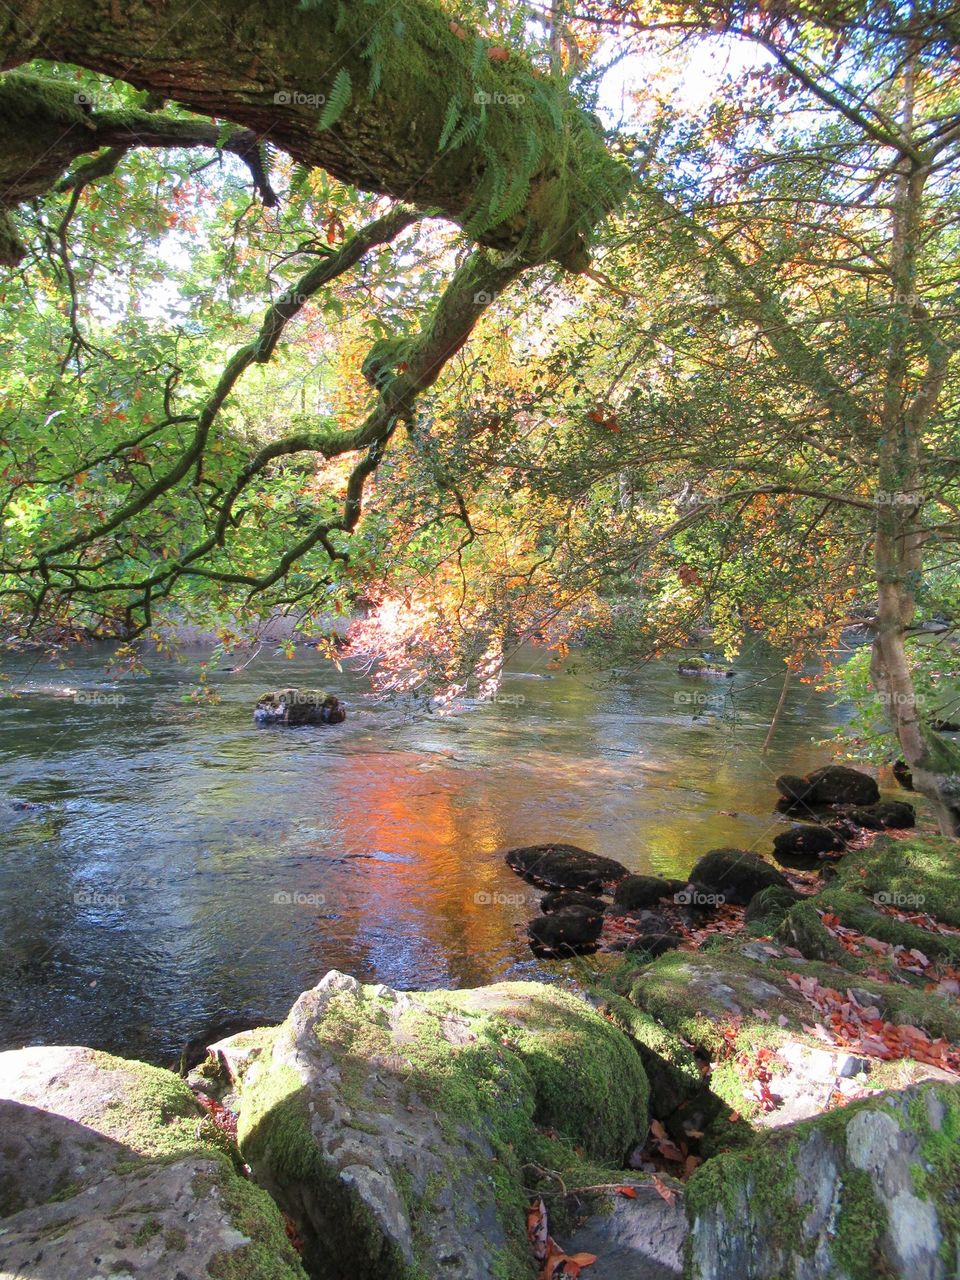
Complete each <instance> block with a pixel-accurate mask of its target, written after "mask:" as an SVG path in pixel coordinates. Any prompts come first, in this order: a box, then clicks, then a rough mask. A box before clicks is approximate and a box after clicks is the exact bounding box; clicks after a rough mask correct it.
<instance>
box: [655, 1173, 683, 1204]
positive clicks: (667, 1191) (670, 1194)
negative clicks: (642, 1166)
mask: <svg viewBox="0 0 960 1280" xmlns="http://www.w3.org/2000/svg"><path fill="white" fill-rule="evenodd" d="M653 1186H654V1189H655V1191H656V1193H657V1195H658V1196H662V1197H663V1199H664V1200H666V1202H667V1204H673V1202H674V1200H676V1198H677V1193H676V1192H675V1191H674V1190H673V1189H672V1187H668V1186H667V1184H666V1183H665V1182H661V1180H660V1179H659V1178H658V1177H657V1176H656V1174H654V1176H653Z"/></svg>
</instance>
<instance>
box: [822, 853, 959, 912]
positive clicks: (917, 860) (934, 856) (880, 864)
mask: <svg viewBox="0 0 960 1280" xmlns="http://www.w3.org/2000/svg"><path fill="white" fill-rule="evenodd" d="M836 883H837V887H839V888H841V889H843V890H846V891H849V892H851V893H857V894H860V895H865V896H867V897H871V898H872V897H874V896H876V898H877V899H878V901H880V902H885V903H889V904H891V905H894V906H900V907H901V908H902V909H903V910H905V911H908V912H909V911H923V912H926V913H928V914H929V915H932V916H935V917H936V919H938V920H941V921H943V923H944V924H949V925H952V926H953V927H954V928H960V854H958V846H957V844H956V842H955V841H953V840H948V839H947V838H946V837H942V836H914V837H913V838H912V839H910V840H894V839H893V838H892V837H890V836H880V837H878V839H877V840H875V841H874V843H873V844H872V845H871V846H870V847H869V848H867V849H859V850H855V851H852V852H850V853H848V854H846V856H845V857H844V858H843V860H842V861H841V863H840V865H839V871H838V875H837V881H836Z"/></svg>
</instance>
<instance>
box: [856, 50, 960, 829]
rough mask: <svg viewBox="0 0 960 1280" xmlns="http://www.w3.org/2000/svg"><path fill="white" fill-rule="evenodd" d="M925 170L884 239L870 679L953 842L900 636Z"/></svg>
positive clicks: (933, 738) (930, 382)
mask: <svg viewBox="0 0 960 1280" xmlns="http://www.w3.org/2000/svg"><path fill="white" fill-rule="evenodd" d="M913 75H914V66H913V58H912V57H910V56H908V58H907V60H906V64H905V71H904V111H903V134H904V137H905V139H906V140H911V133H912V127H913ZM926 176H927V174H926V169H925V168H924V167H922V166H920V165H918V164H917V163H916V162H915V161H913V160H911V159H910V158H909V157H908V156H907V155H906V154H903V155H902V156H901V161H900V172H899V175H898V177H897V180H896V188H895V195H894V203H893V217H892V227H891V241H890V282H891V297H890V306H891V318H890V337H889V343H888V348H887V362H886V378H885V384H884V389H883V404H882V410H881V421H880V438H881V443H880V465H879V471H878V480H879V488H878V491H877V495H876V496H877V532H876V538H875V542H874V564H875V569H876V577H877V591H878V610H877V618H876V623H875V631H874V641H873V654H872V659H871V673H872V676H873V681H874V684H875V685H876V687H877V690H878V692H879V694H880V697H881V699H882V701H883V703H884V707H885V710H886V713H887V716H888V718H889V721H890V724H891V727H892V728H893V730H894V732H895V733H896V735H897V739H898V741H899V743H900V748H901V751H902V752H903V758H904V760H905V761H906V762H907V764H908V766H909V767H910V771H911V773H912V774H913V783H914V787H915V788H916V790H917V791H919V792H920V793H921V794H922V795H925V796H926V797H927V799H928V800H930V802H931V804H932V805H933V807H934V810H935V812H936V816H937V821H938V823H939V824H940V829H941V831H942V832H943V833H944V835H949V836H960V752H958V751H957V750H956V748H955V747H953V745H952V744H951V743H949V742H947V741H945V740H943V739H942V738H940V737H939V736H938V735H937V734H936V733H935V731H934V730H933V729H932V728H931V727H930V725H929V724H928V723H926V722H925V721H924V719H923V711H922V708H921V707H920V706H919V705H918V700H917V696H916V691H915V689H914V684H913V675H912V671H911V664H910V658H909V655H908V653H907V647H906V641H905V637H906V631H907V628H908V627H909V626H910V624H911V623H912V621H913V619H914V615H915V613H916V593H917V588H918V587H919V585H920V581H921V579H922V575H923V544H924V533H923V527H922V523H921V514H922V509H923V497H924V495H923V492H922V483H921V480H922V477H921V472H920V466H919V439H920V431H921V429H922V427H923V425H924V422H925V420H926V418H927V417H928V416H929V414H930V412H931V410H932V409H933V407H934V405H935V403H936V399H937V395H938V394H939V386H940V385H942V378H941V379H940V381H939V382H938V380H937V376H936V374H937V360H938V359H939V358H940V357H939V355H938V352H937V350H936V349H935V345H934V347H933V348H931V347H930V346H929V344H928V348H927V352H926V354H927V361H928V367H927V377H926V378H925V379H924V382H923V385H922V386H921V388H920V390H919V391H917V392H916V393H914V394H913V395H912V396H911V394H910V390H909V388H910V366H911V356H912V354H913V353H914V352H915V351H916V348H917V345H918V342H917V336H918V320H919V318H920V311H921V308H920V304H919V299H918V295H917V252H918V248H919V244H920V235H921V219H922V212H923V193H924V183H925V180H926Z"/></svg>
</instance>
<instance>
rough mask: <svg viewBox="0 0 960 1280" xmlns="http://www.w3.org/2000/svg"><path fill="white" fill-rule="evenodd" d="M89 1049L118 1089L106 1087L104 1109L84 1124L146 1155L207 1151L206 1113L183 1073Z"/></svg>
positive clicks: (171, 1154) (95, 1060) (97, 1064)
mask: <svg viewBox="0 0 960 1280" xmlns="http://www.w3.org/2000/svg"><path fill="white" fill-rule="evenodd" d="M90 1053H91V1058H92V1059H93V1061H94V1063H95V1064H96V1066H97V1067H98V1068H99V1069H100V1070H101V1071H103V1072H107V1073H110V1074H111V1075H112V1076H113V1077H114V1078H115V1080H116V1087H115V1088H112V1089H110V1090H109V1091H107V1099H108V1100H107V1101H106V1102H105V1103H104V1105H103V1106H102V1107H101V1108H100V1110H98V1111H96V1112H94V1113H93V1114H91V1115H90V1116H88V1117H86V1118H85V1119H84V1121H82V1123H85V1124H88V1125H89V1126H90V1127H91V1128H93V1129H96V1130H97V1131H98V1132H100V1133H102V1134H104V1135H105V1136H106V1137H108V1138H113V1139H114V1140H115V1141H117V1142H122V1143H123V1144H124V1145H125V1146H127V1147H131V1148H132V1149H133V1150H134V1151H136V1152H137V1153H138V1154H140V1155H142V1156H151V1157H162V1156H175V1155H182V1154H186V1153H191V1152H198V1151H200V1152H206V1150H207V1149H208V1141H205V1140H204V1138H203V1136H198V1129H197V1125H198V1121H200V1120H201V1119H202V1117H203V1113H202V1112H201V1110H200V1108H199V1106H198V1105H197V1101H196V1099H195V1098H194V1096H193V1094H192V1093H191V1092H190V1089H189V1088H188V1087H187V1085H186V1084H185V1082H184V1081H183V1080H181V1079H180V1077H179V1076H176V1075H174V1074H173V1073H172V1072H170V1071H164V1070H163V1069H162V1068H161V1067H151V1066H149V1065H148V1064H147V1063H145V1062H135V1061H131V1060H127V1059H122V1058H115V1057H113V1056H112V1055H110V1054H109V1053H101V1052H99V1051H93V1050H91V1051H90ZM207 1137H208V1138H209V1132H208V1133H207Z"/></svg>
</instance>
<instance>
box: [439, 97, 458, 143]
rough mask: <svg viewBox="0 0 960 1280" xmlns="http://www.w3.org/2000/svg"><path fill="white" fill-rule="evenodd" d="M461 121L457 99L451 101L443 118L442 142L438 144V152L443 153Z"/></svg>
mask: <svg viewBox="0 0 960 1280" xmlns="http://www.w3.org/2000/svg"><path fill="white" fill-rule="evenodd" d="M459 120H460V103H459V102H458V101H457V99H456V97H453V98H451V99H450V105H449V106H448V107H447V114H446V115H445V116H444V117H443V128H442V129H441V130H440V141H439V142H438V143H437V150H438V151H443V150H444V148H445V147H446V145H447V143H448V142H449V141H450V139H451V138H452V137H453V131H454V129H456V127H457V123H458V121H459Z"/></svg>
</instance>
